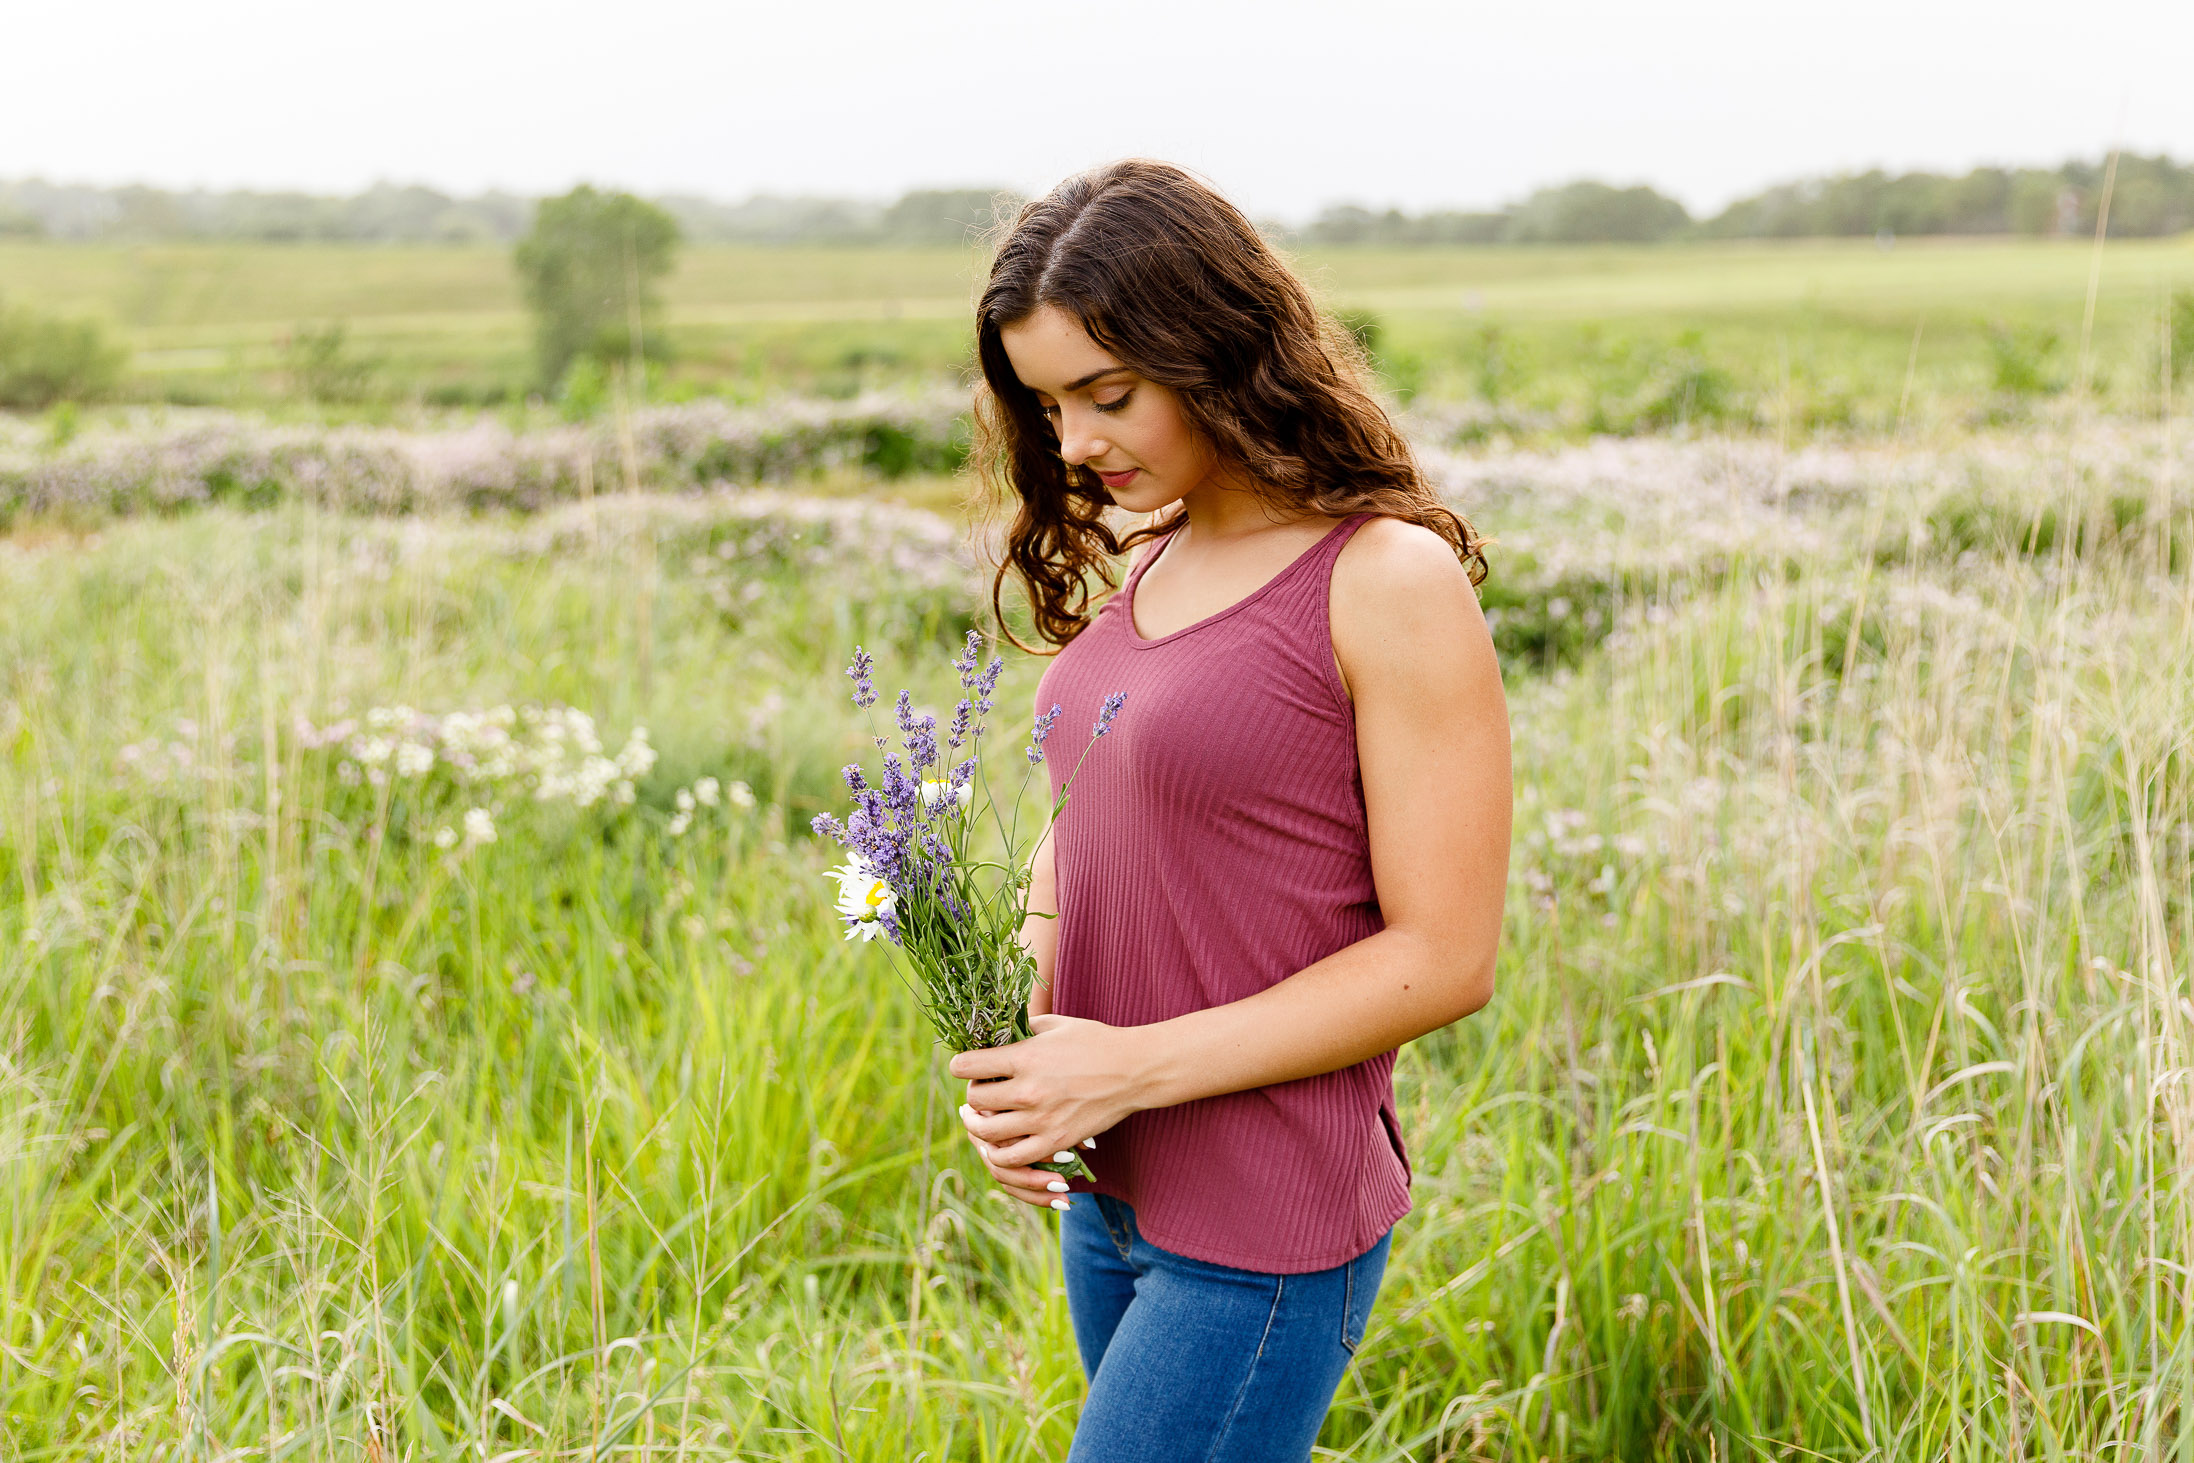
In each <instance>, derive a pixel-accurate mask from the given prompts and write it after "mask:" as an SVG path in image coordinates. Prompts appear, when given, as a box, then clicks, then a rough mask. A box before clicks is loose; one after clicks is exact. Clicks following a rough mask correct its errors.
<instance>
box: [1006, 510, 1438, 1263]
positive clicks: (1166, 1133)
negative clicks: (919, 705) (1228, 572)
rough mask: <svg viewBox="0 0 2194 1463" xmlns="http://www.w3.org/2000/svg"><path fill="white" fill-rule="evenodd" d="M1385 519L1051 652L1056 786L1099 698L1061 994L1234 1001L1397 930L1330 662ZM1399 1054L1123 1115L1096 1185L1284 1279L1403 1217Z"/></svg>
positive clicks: (1141, 1010) (1083, 783) (1154, 1229)
mask: <svg viewBox="0 0 2194 1463" xmlns="http://www.w3.org/2000/svg"><path fill="white" fill-rule="evenodd" d="M1371 516H1372V515H1369V514H1357V515H1354V516H1352V517H1350V518H1347V519H1344V520H1343V521H1342V522H1340V523H1338V524H1336V525H1335V526H1334V528H1333V529H1332V531H1331V532H1329V533H1328V534H1327V535H1326V536H1325V537H1324V538H1323V539H1321V540H1320V541H1319V542H1318V543H1317V544H1316V545H1315V546H1313V547H1312V548H1311V549H1309V550H1308V551H1307V552H1305V553H1303V554H1302V555H1301V556H1299V557H1298V558H1297V559H1296V560H1295V561H1294V562H1293V563H1291V564H1289V565H1288V566H1287V567H1286V568H1285V569H1283V570H1281V571H1280V573H1279V574H1278V575H1277V576H1276V577H1275V578H1273V579H1272V580H1271V581H1270V582H1269V583H1267V584H1265V585H1264V586H1263V587H1262V588H1260V589H1258V590H1257V591H1256V592H1255V593H1253V594H1251V595H1250V596H1249V597H1248V598H1247V599H1244V600H1241V601H1240V602H1238V603H1236V604H1233V605H1230V606H1228V607H1227V608H1226V609H1223V610H1221V611H1219V612H1218V613H1217V614H1215V615H1211V616H1209V617H1208V618H1206V619H1202V620H1198V621H1197V622H1196V623H1195V624H1193V625H1189V626H1187V627H1186V628H1184V629H1181V630H1176V631H1175V632H1174V633H1172V634H1171V635H1164V636H1160V637H1159V638H1157V639H1155V640H1145V639H1143V638H1142V637H1141V636H1139V635H1138V634H1136V632H1135V619H1134V609H1135V586H1136V585H1137V583H1139V582H1140V581H1141V579H1142V576H1143V571H1144V570H1146V569H1148V568H1149V567H1150V565H1151V563H1152V562H1153V561H1154V560H1155V559H1156V558H1157V557H1158V555H1159V554H1160V553H1162V552H1163V551H1164V544H1165V543H1166V542H1169V540H1161V541H1160V542H1159V544H1158V546H1157V547H1155V548H1153V549H1152V550H1151V551H1149V552H1147V553H1145V554H1144V556H1143V559H1142V562H1141V563H1139V564H1137V565H1136V567H1135V569H1134V571H1133V572H1132V573H1130V574H1129V576H1128V580H1127V584H1126V585H1125V586H1124V587H1123V588H1122V590H1121V591H1120V593H1118V594H1116V595H1114V596H1112V598H1111V599H1109V600H1108V601H1106V603H1105V605H1104V607H1103V608H1102V609H1100V610H1099V611H1098V613H1097V615H1096V617H1095V619H1094V620H1092V622H1091V623H1090V624H1089V625H1088V627H1087V628H1085V629H1084V630H1083V631H1082V632H1081V634H1079V635H1077V636H1076V637H1075V638H1074V639H1073V640H1072V641H1070V642H1068V644H1067V645H1066V647H1065V648H1064V649H1063V650H1061V651H1060V652H1059V654H1058V655H1057V656H1056V657H1055V658H1054V659H1053V661H1052V663H1051V665H1050V667H1049V668H1048V669H1047V670H1046V671H1045V673H1044V677H1043V681H1042V683H1041V685H1040V686H1039V688H1038V691H1037V704H1038V705H1040V706H1043V707H1049V706H1051V705H1052V704H1053V703H1057V704H1058V705H1060V706H1062V707H1064V708H1065V714H1064V716H1063V717H1062V718H1061V720H1060V723H1059V730H1058V732H1057V733H1055V734H1054V735H1053V737H1052V739H1051V748H1052V751H1053V755H1052V756H1051V757H1050V758H1049V759H1047V760H1048V765H1049V766H1050V768H1051V783H1052V794H1053V796H1054V797H1056V796H1057V795H1058V792H1059V789H1060V785H1061V783H1062V782H1063V781H1064V780H1065V778H1066V776H1067V775H1068V773H1069V772H1070V771H1072V770H1073V767H1074V761H1075V757H1076V755H1077V754H1078V753H1079V751H1080V748H1081V746H1082V745H1083V742H1084V739H1085V738H1086V737H1087V736H1088V734H1089V728H1090V725H1091V724H1092V723H1093V722H1094V721H1095V720H1096V718H1097V713H1098V709H1099V707H1100V706H1101V705H1102V704H1103V702H1104V699H1105V697H1106V696H1108V695H1110V694H1112V693H1113V692H1115V691H1125V692H1126V693H1127V702H1126V705H1125V706H1124V707H1123V708H1122V710H1121V711H1120V713H1119V719H1118V720H1117V721H1115V722H1114V723H1113V726H1112V730H1111V731H1110V732H1109V733H1107V734H1106V736H1105V737H1104V738H1103V739H1102V740H1101V741H1099V742H1098V743H1097V744H1096V745H1095V746H1094V747H1092V748H1090V751H1089V753H1088V755H1087V757H1086V758H1084V759H1083V761H1082V765H1081V770H1080V772H1079V773H1078V774H1077V775H1076V776H1075V779H1074V784H1073V792H1072V796H1071V797H1070V798H1069V800H1068V802H1067V805H1066V807H1065V809H1064V810H1063V811H1062V812H1061V813H1060V815H1059V822H1058V825H1057V828H1056V830H1055V832H1054V834H1053V837H1054V849H1053V853H1054V857H1055V859H1056V861H1057V866H1058V890H1059V949H1058V958H1057V963H1056V966H1055V968H1054V970H1053V992H1052V1008H1053V1009H1054V1010H1055V1011H1057V1012H1058V1013H1059V1014H1060V1015H1062V1016H1080V1017H1086V1018H1089V1019H1093V1020H1097V1021H1103V1022H1106V1023H1108V1024H1110V1025H1114V1026H1143V1025H1148V1024H1149V1023H1151V1022H1156V1021H1164V1020H1167V1019H1169V1018H1171V1017H1174V1016H1180V1015H1184V1014H1186V1013H1188V1012H1190V1011H1198V1010H1202V1009H1204V1008H1206V1007H1210V1006H1218V1005H1224V1004H1226V1003H1227V1002H1229V1001H1238V1000H1241V999H1242V998H1244V997H1245V996H1252V995H1255V994H1256V993H1257V992H1259V991H1261V990H1264V989H1266V988H1267V987H1268V986H1271V985H1273V984H1275V983H1277V982H1279V981H1282V980H1285V979H1287V978H1288V977H1289V976H1291V975H1293V974H1295V973H1296V972H1297V971H1299V970H1301V969H1303V968H1304V967H1305V966H1308V965H1313V964H1315V963H1317V962H1318V961H1319V960H1322V959H1324V958H1325V957H1326V956H1328V955H1331V954H1332V953H1333V952H1334V951H1336V950H1339V949H1341V948H1342V947H1344V946H1347V945H1352V944H1354V943H1355V942H1357V941H1358V940H1361V939H1364V938H1365V937H1367V936H1369V935H1372V934H1375V933H1376V932H1378V931H1379V930H1380V929H1382V928H1383V927H1384V922H1383V921H1382V920H1381V919H1380V916H1379V904H1378V892H1377V890H1376V889H1374V887H1373V886H1372V879H1371V847H1370V837H1369V834H1368V831H1367V825H1366V820H1365V816H1364V795H1363V781H1362V778H1361V775H1360V773H1359V770H1358V767H1357V762H1356V718H1355V712H1354V709H1353V707H1352V706H1351V705H1350V703H1349V699H1348V694H1347V692H1346V691H1345V690H1344V689H1343V687H1342V685H1341V679H1340V675H1339V673H1338V672H1337V671H1336V670H1335V669H1334V663H1333V632H1332V622H1331V619H1330V616H1329V610H1328V601H1329V596H1330V593H1331V586H1332V579H1333V563H1334V560H1335V559H1336V558H1338V557H1339V556H1340V552H1341V548H1342V546H1343V545H1344V544H1346V543H1347V542H1348V540H1349V537H1350V536H1351V535H1352V534H1354V533H1355V532H1356V530H1357V529H1358V528H1360V527H1361V526H1362V525H1363V524H1364V523H1365V522H1366V521H1368V520H1369V518H1370V517H1371ZM1393 1070H1394V1054H1393V1053H1392V1052H1387V1053H1384V1054H1382V1055H1380V1056H1377V1057H1373V1058H1372V1059H1371V1060H1369V1061H1365V1062H1359V1063H1357V1064H1356V1065H1355V1066H1353V1067H1344V1068H1342V1069H1341V1070H1340V1071H1337V1072H1327V1073H1324V1074H1322V1075H1320V1076H1316V1077H1305V1078H1303V1079H1301V1080H1299V1081H1295V1082H1283V1083H1279V1084H1276V1085H1274V1086H1271V1087H1259V1088H1252V1089H1251V1090H1249V1091H1247V1092H1235V1093H1228V1094H1226V1095H1224V1096H1220V1097H1210V1098H1203V1099H1200V1100H1198V1101H1195V1102H1188V1103H1183V1104H1181V1105H1180V1106H1178V1107H1169V1108H1154V1109H1152V1110H1150V1111H1147V1112H1139V1113H1135V1114H1133V1115H1131V1116H1130V1117H1128V1118H1127V1119H1126V1120H1125V1121H1124V1122H1122V1123H1121V1124H1120V1125H1119V1126H1118V1127H1116V1128H1114V1129H1113V1130H1112V1131H1111V1132H1109V1133H1107V1134H1105V1135H1104V1137H1103V1138H1102V1139H1101V1140H1100V1141H1099V1143H1098V1146H1097V1149H1096V1151H1095V1152H1094V1153H1092V1154H1090V1155H1089V1159H1090V1168H1091V1170H1092V1172H1094V1173H1095V1174H1096V1182H1095V1185H1094V1187H1095V1189H1096V1191H1097V1192H1099V1193H1102V1194H1109V1195H1111V1196H1112V1197H1114V1198H1116V1199H1120V1200H1123V1201H1125V1202H1126V1203H1128V1204H1130V1205H1133V1206H1134V1209H1135V1219H1136V1224H1137V1227H1138V1228H1139V1229H1140V1230H1141V1231H1142V1233H1143V1234H1144V1236H1145V1237H1147V1238H1148V1239H1149V1240H1150V1241H1151V1242H1152V1243H1153V1244H1156V1245H1158V1246H1160V1247H1162V1248H1164V1249H1168V1250H1172V1251H1173V1252H1175V1253H1176V1254H1182V1255H1187V1256H1189V1257H1190V1258H1192V1259H1198V1260H1207V1261H1210V1262H1212V1263H1214V1264H1221V1265H1232V1266H1235V1267H1236V1268H1239V1269H1245V1270H1261V1271H1266V1272H1268V1273H1273V1274H1300V1273H1302V1272H1305V1271H1309V1270H1324V1269H1328V1268H1330V1267H1332V1266H1334V1265H1338V1264H1341V1263H1342V1262H1344V1261H1347V1260H1351V1259H1354V1258H1355V1257H1356V1256H1358V1255H1360V1254H1362V1253H1363V1252H1364V1251H1365V1250H1368V1249H1370V1248H1371V1246H1372V1245H1374V1244H1376V1243H1378V1240H1379V1236H1380V1235H1382V1234H1384V1233H1386V1231H1387V1230H1388V1229H1389V1228H1391V1227H1392V1226H1393V1224H1394V1221H1395V1220H1397V1219H1399V1218H1400V1217H1401V1216H1402V1215H1403V1214H1405V1213H1407V1212H1408V1210H1409V1177H1410V1171H1409V1163H1408V1160H1407V1158H1406V1157H1405V1156H1404V1154H1403V1151H1402V1142H1401V1135H1400V1131H1399V1128H1398V1127H1397V1125H1396V1122H1395V1117H1394V1086H1393Z"/></svg>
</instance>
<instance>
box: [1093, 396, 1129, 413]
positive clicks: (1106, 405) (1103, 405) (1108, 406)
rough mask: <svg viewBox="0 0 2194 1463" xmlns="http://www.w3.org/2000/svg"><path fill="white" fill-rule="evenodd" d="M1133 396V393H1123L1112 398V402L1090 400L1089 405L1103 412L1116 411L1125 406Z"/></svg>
mask: <svg viewBox="0 0 2194 1463" xmlns="http://www.w3.org/2000/svg"><path fill="white" fill-rule="evenodd" d="M1134 395H1135V393H1134V392H1132V391H1123V392H1121V393H1120V394H1119V395H1118V396H1115V397H1114V398H1112V400H1110V401H1097V400H1094V399H1092V400H1091V402H1090V405H1091V406H1094V407H1096V408H1097V410H1099V411H1103V412H1113V411H1118V410H1120V408H1122V407H1124V406H1126V405H1127V404H1128V401H1129V399H1130V398H1132V397H1133V396H1134Z"/></svg>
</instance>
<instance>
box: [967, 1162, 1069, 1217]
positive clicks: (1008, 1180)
mask: <svg viewBox="0 0 2194 1463" xmlns="http://www.w3.org/2000/svg"><path fill="white" fill-rule="evenodd" d="M983 1167H984V1168H986V1169H988V1170H989V1171H990V1176H991V1177H992V1178H993V1179H996V1180H997V1181H998V1187H1000V1188H1002V1189H1004V1190H1005V1191H1006V1193H1008V1194H1009V1195H1011V1196H1012V1197H1013V1198H1016V1199H1019V1200H1020V1201H1021V1202H1022V1203H1024V1204H1034V1205H1037V1206H1039V1207H1043V1208H1053V1209H1056V1208H1060V1207H1062V1205H1061V1201H1064V1200H1066V1199H1067V1183H1066V1180H1065V1179H1062V1178H1060V1177H1059V1176H1058V1175H1057V1174H1055V1173H1046V1172H1044V1170H1042V1169H1040V1168H1019V1167H1014V1166H1011V1165H1007V1164H999V1163H993V1162H992V1161H991V1160H990V1159H988V1158H987V1157H986V1158H985V1159H984V1160H983Z"/></svg>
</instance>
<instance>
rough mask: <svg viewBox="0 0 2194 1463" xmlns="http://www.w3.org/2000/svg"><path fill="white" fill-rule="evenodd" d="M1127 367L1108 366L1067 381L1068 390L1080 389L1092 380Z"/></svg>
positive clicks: (1115, 373)
mask: <svg viewBox="0 0 2194 1463" xmlns="http://www.w3.org/2000/svg"><path fill="white" fill-rule="evenodd" d="M1127 369H1129V368H1128V367H1126V366H1107V367H1105V368H1104V369H1103V370H1102V371H1092V372H1090V373H1089V374H1088V375H1087V376H1080V377H1077V378H1076V379H1074V380H1072V381H1069V382H1067V390H1069V391H1080V390H1081V389H1082V388H1083V387H1084V386H1087V385H1089V383H1090V382H1092V381H1097V380H1101V379H1103V378H1104V377H1106V376H1112V375H1117V374H1119V373H1120V372H1122V371H1125V370H1127Z"/></svg>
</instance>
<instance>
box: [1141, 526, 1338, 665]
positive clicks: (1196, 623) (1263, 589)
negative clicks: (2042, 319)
mask: <svg viewBox="0 0 2194 1463" xmlns="http://www.w3.org/2000/svg"><path fill="white" fill-rule="evenodd" d="M1363 516H1364V515H1363V514H1361V513H1351V514H1349V515H1348V516H1347V517H1346V518H1343V519H1342V520H1341V521H1340V522H1338V523H1336V524H1334V525H1333V527H1331V528H1329V529H1327V530H1326V531H1325V532H1324V533H1322V534H1320V535H1319V536H1318V541H1317V542H1316V543H1313V544H1312V545H1311V546H1310V547H1309V548H1306V549H1304V550H1303V551H1302V552H1301V553H1299V554H1297V555H1296V556H1295V557H1294V558H1292V559H1290V560H1288V561H1287V563H1286V564H1285V565H1283V566H1281V569H1280V572H1279V573H1277V574H1275V575H1273V576H1272V577H1271V578H1270V579H1267V580H1266V581H1265V582H1264V583H1262V584H1260V585H1258V586H1257V587H1256V588H1255V589H1253V590H1251V591H1250V592H1249V593H1248V594H1245V595H1243V596H1242V597H1241V598H1240V599H1238V600H1236V601H1235V602H1234V603H1232V604H1230V605H1227V606H1225V607H1224V608H1222V609H1217V610H1213V611H1212V612H1211V613H1210V614H1208V615H1206V616H1204V617H1203V618H1202V619H1200V620H1192V621H1190V622H1189V623H1188V624H1186V625H1183V626H1182V627H1181V628H1180V629H1178V630H1171V631H1168V632H1167V633H1165V634H1163V635H1160V636H1158V637H1156V638H1155V639H1145V638H1144V637H1143V632H1142V631H1140V630H1138V629H1136V628H1135V594H1136V591H1137V590H1139V589H1141V588H1142V587H1143V576H1144V575H1145V574H1146V573H1148V572H1149V571H1150V566H1151V565H1153V564H1155V563H1157V562H1158V560H1159V559H1160V558H1162V557H1164V555H1165V551H1166V550H1167V549H1169V548H1171V547H1172V546H1173V533H1168V534H1167V535H1166V536H1165V541H1164V542H1163V543H1161V544H1159V545H1158V552H1157V553H1154V554H1152V555H1151V556H1150V557H1149V558H1147V559H1145V560H1143V562H1142V563H1140V564H1137V565H1136V566H1135V573H1134V575H1133V576H1132V577H1131V578H1130V579H1129V581H1128V584H1127V588H1126V591H1125V593H1124V594H1123V595H1122V596H1121V597H1122V598H1123V599H1124V600H1125V601H1126V603H1125V604H1124V605H1122V606H1121V608H1122V609H1124V610H1126V611H1127V616H1126V624H1125V629H1126V631H1127V643H1128V646H1129V648H1130V649H1133V650H1152V649H1155V648H1156V647H1158V646H1160V645H1164V644H1167V643H1169V642H1171V641H1174V640H1178V639H1180V638H1181V637H1182V636H1183V635H1189V634H1193V633H1195V632H1196V631H1198V630H1201V629H1203V628H1204V627H1205V626H1206V625H1215V624H1217V623H1218V622H1219V621H1221V620H1223V619H1225V618H1226V617H1227V616H1229V615H1231V614H1233V613H1234V612H1235V611H1237V610H1241V609H1246V608H1248V607H1249V606H1250V605H1253V604H1255V603H1256V602H1257V601H1258V600H1260V599H1262V598H1264V597H1265V596H1266V595H1267V594H1270V593H1271V592H1272V591H1273V590H1274V589H1275V588H1277V587H1278V586H1279V585H1280V583H1281V582H1282V581H1284V580H1285V579H1286V578H1287V577H1288V576H1289V575H1291V574H1293V573H1294V572H1295V571H1296V570H1297V569H1299V568H1301V567H1302V566H1303V564H1304V563H1305V562H1306V561H1307V560H1308V559H1309V558H1310V556H1311V555H1313V554H1315V553H1317V552H1318V550H1320V549H1322V548H1324V547H1325V546H1326V545H1327V544H1328V543H1331V542H1332V541H1333V536H1334V535H1335V534H1337V533H1339V532H1340V531H1341V530H1342V529H1344V528H1346V527H1348V526H1349V524H1351V523H1353V522H1355V521H1356V520H1357V519H1358V518H1361V517H1363ZM1174 532H1175V533H1177V532H1179V530H1178V529H1176V530H1174Z"/></svg>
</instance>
